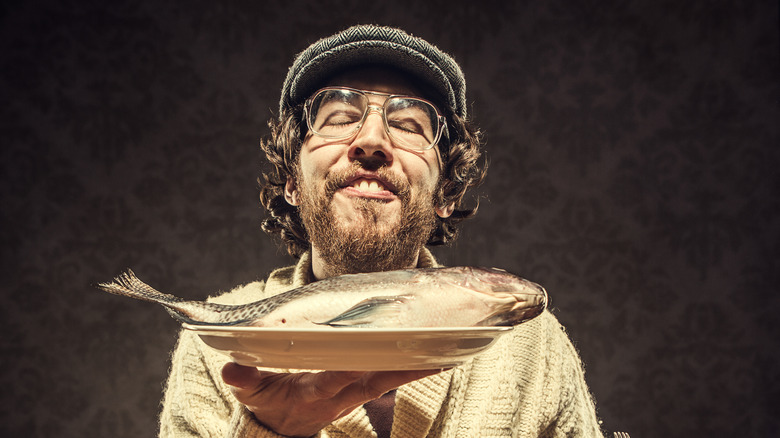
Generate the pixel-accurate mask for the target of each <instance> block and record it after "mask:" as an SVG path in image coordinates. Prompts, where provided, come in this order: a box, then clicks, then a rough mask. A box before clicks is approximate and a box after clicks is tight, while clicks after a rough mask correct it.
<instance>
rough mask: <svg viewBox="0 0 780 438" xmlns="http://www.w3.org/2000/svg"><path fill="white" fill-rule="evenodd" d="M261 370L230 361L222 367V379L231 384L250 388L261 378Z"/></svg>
mask: <svg viewBox="0 0 780 438" xmlns="http://www.w3.org/2000/svg"><path fill="white" fill-rule="evenodd" d="M260 375H261V374H260V370H258V369H257V368H255V367H247V366H244V365H239V364H237V363H233V362H228V363H226V364H225V366H223V367H222V380H224V381H225V383H227V384H228V385H230V386H234V387H236V388H241V389H248V388H252V387H254V386H256V385H257V382H258V381H259V380H260Z"/></svg>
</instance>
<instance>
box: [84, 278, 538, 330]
mask: <svg viewBox="0 0 780 438" xmlns="http://www.w3.org/2000/svg"><path fill="white" fill-rule="evenodd" d="M98 288H100V289H102V290H104V291H106V292H110V293H113V294H117V295H123V296H128V297H132V298H137V299H140V300H145V301H152V302H156V303H159V304H162V305H163V306H165V308H166V310H168V312H169V313H170V314H171V315H172V316H173V317H174V318H176V319H178V320H179V321H182V322H186V323H190V324H196V325H231V326H257V327H294V328H306V327H309V328H311V327H322V326H331V327H382V328H401V327H471V326H511V325H517V324H520V323H522V322H524V321H527V320H529V319H531V318H534V317H535V316H537V315H539V314H540V313H542V311H543V310H544V309H545V307H546V306H547V292H546V291H545V290H544V288H543V287H541V286H539V285H538V284H536V283H532V282H530V281H528V280H525V279H522V278H520V277H518V276H515V275H513V274H510V273H508V272H506V271H504V270H501V269H496V268H473V267H454V268H423V269H405V270H398V271H386V272H374V273H365V274H347V275H341V276H338V277H331V278H327V279H325V280H321V281H316V282H314V283H310V284H307V285H305V286H302V287H299V288H296V289H292V290H290V291H287V292H283V293H281V294H278V295H275V296H272V297H269V298H266V299H263V300H260V301H256V302H253V303H249V304H241V305H225V304H217V303H211V302H205V301H186V300H184V299H182V298H178V297H175V296H173V295H168V294H164V293H161V292H158V291H157V290H155V289H154V288H152V287H151V286H149V285H147V284H146V283H144V282H142V281H141V280H139V279H138V277H136V276H135V274H133V272H132V271H128V272H127V273H125V274H123V275H121V276H119V277H117V278H116V279H115V280H114V282H112V283H102V284H100V285H98Z"/></svg>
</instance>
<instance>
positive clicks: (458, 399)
mask: <svg viewBox="0 0 780 438" xmlns="http://www.w3.org/2000/svg"><path fill="white" fill-rule="evenodd" d="M465 102H466V100H465V81H464V79H463V74H462V72H461V70H460V68H459V67H458V65H457V64H456V63H455V62H454V61H453V60H452V59H451V58H450V57H449V56H448V55H446V54H444V53H443V52H441V51H440V50H438V49H437V48H435V47H434V46H432V45H430V44H429V43H427V42H425V41H423V40H421V39H418V38H414V37H411V36H409V35H407V34H405V33H404V32H402V31H400V30H398V29H392V28H384V27H378V26H356V27H353V28H350V29H347V30H346V31H344V32H341V33H339V34H336V35H334V36H332V37H329V38H325V39H323V40H321V41H319V42H317V43H315V44H313V45H312V46H310V47H309V48H308V49H307V50H306V51H304V52H302V53H301V54H300V55H299V56H298V57H297V59H296V60H295V62H294V64H293V66H292V67H291V68H290V71H289V73H288V75H287V78H286V80H285V83H284V86H283V89H282V98H281V103H280V115H279V119H278V120H274V121H272V122H271V123H270V125H271V128H272V135H271V138H270V140H269V141H267V142H265V143H264V145H263V148H264V150H265V152H266V154H267V157H268V159H269V161H270V162H271V164H272V165H273V166H274V169H273V171H272V172H270V173H268V174H266V175H264V178H263V179H262V180H261V186H262V189H261V201H262V203H263V205H264V206H265V207H266V208H267V209H268V211H269V213H270V218H269V219H268V220H266V221H265V223H264V229H265V230H266V231H268V232H270V233H274V234H277V233H278V234H279V235H280V236H281V238H282V240H283V241H284V242H285V243H286V244H287V247H288V251H289V252H290V253H291V254H292V255H293V256H295V257H297V258H299V261H298V263H297V264H296V265H295V266H291V267H288V268H283V269H279V270H277V271H275V272H274V273H272V274H271V275H270V277H269V278H268V280H267V281H266V282H265V283H259V282H258V283H252V284H249V285H246V286H243V287H240V288H238V289H236V290H234V291H232V292H230V293H227V294H225V295H222V296H220V297H217V298H215V299H214V301H217V302H222V303H234V304H235V303H243V302H250V301H256V300H258V299H260V298H262V297H266V296H270V295H273V294H277V293H280V292H282V291H285V290H289V289H291V288H294V287H298V286H301V285H303V284H306V283H308V282H312V281H317V280H321V279H324V278H327V277H331V276H334V275H340V274H345V273H354V272H376V271H382V270H392V269H401V268H410V267H412V268H413V267H430V266H436V261H435V260H434V259H433V257H432V255H431V254H430V252H429V251H428V250H427V249H426V248H425V245H426V244H440V243H445V242H447V241H449V240H451V239H452V238H454V237H455V234H456V228H455V227H456V224H457V223H458V222H459V221H461V220H463V219H465V218H467V217H469V216H471V215H472V214H473V213H474V210H466V209H461V205H460V204H461V199H462V198H463V196H464V194H465V192H466V190H467V189H468V188H470V187H472V186H474V185H476V184H477V183H478V182H479V181H480V180H481V178H482V176H483V175H484V171H483V169H481V168H480V166H479V165H478V164H477V163H478V158H479V155H480V152H479V147H480V145H479V140H478V135H477V132H476V130H475V129H474V128H472V127H471V126H469V124H468V123H467V122H466V117H467V111H466V105H465ZM225 362H226V360H225V358H224V356H221V355H220V354H218V353H215V352H213V351H211V350H210V349H208V348H207V347H205V346H204V345H203V344H202V343H201V342H200V341H199V340H198V339H197V338H196V337H195V336H194V335H192V334H191V333H188V332H183V333H182V334H181V338H180V340H179V344H178V346H177V349H176V351H175V353H174V356H173V363H172V367H171V374H170V377H169V380H168V385H167V388H166V395H165V400H164V402H163V412H162V415H161V419H160V422H161V431H160V434H161V436H247V437H249V436H262V437H266V436H268V437H278V436H312V435H315V436H323V437H353V436H354V437H358V436H366V437H368V436H376V435H374V434H375V433H376V434H378V435H379V436H389V435H390V430H391V429H390V428H391V427H392V435H393V436H394V437H407V436H408V437H412V436H419V437H423V436H435V437H439V436H441V437H445V436H446V437H456V436H457V437H478V436H529V437H530V436H550V437H553V436H588V437H590V436H601V433H600V432H599V427H598V424H597V420H596V415H595V408H594V405H593V402H592V400H591V398H590V395H589V393H588V389H587V386H586V384H585V382H584V378H583V374H582V367H581V364H580V361H579V358H578V356H577V353H576V351H575V350H574V348H573V347H572V345H571V343H570V342H569V340H568V339H567V337H566V335H565V333H564V332H563V330H562V328H561V326H560V325H559V324H558V322H557V321H556V320H555V318H554V317H553V316H552V315H550V314H549V312H545V313H544V314H543V315H542V316H540V317H539V318H537V319H535V320H533V321H531V322H528V323H526V324H524V325H522V326H520V327H518V328H517V329H516V330H514V331H513V332H512V333H511V334H510V335H507V336H505V337H503V338H502V339H500V340H499V342H497V344H496V345H494V346H493V347H491V348H490V349H488V350H487V351H486V352H484V353H483V354H481V355H480V356H478V357H477V358H475V359H474V360H472V361H470V362H468V363H467V364H464V365H462V366H459V367H456V368H454V369H451V370H446V371H442V370H430V371H395V372H372V373H366V372H321V373H316V372H314V373H305V372H302V373H286V372H283V370H277V372H271V371H266V370H263V371H261V370H258V369H256V368H252V367H244V366H239V365H236V364H232V363H228V364H225ZM396 388H398V389H397V391H394V390H395V389H396ZM372 400H375V401H372Z"/></svg>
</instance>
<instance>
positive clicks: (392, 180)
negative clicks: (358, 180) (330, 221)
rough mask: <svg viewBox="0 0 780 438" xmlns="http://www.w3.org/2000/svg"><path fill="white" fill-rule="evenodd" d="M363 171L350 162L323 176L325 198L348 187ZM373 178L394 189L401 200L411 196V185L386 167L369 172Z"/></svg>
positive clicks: (357, 164) (364, 170)
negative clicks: (346, 165)
mask: <svg viewBox="0 0 780 438" xmlns="http://www.w3.org/2000/svg"><path fill="white" fill-rule="evenodd" d="M366 171H367V169H365V168H364V167H363V166H362V165H361V164H360V163H359V162H354V161H353V162H352V163H351V164H350V165H349V166H348V167H345V168H343V169H337V170H333V171H331V172H329V173H328V174H327V175H326V176H325V196H326V197H327V198H328V199H331V198H332V197H333V195H334V194H335V193H336V191H338V190H339V189H341V188H344V187H345V186H346V185H348V183H349V181H353V180H354V179H355V177H357V176H359V175H363V174H365V172H366ZM369 173H371V174H372V175H373V176H376V178H377V179H379V180H380V181H382V182H383V183H384V185H386V186H390V187H394V188H395V192H396V195H397V196H398V197H399V198H400V199H401V200H402V201H406V200H408V199H409V196H410V194H411V184H409V181H408V180H407V179H406V178H403V177H401V176H399V175H396V174H395V173H394V172H393V171H391V170H390V169H388V168H387V167H384V166H383V167H380V168H378V169H375V170H371V171H369Z"/></svg>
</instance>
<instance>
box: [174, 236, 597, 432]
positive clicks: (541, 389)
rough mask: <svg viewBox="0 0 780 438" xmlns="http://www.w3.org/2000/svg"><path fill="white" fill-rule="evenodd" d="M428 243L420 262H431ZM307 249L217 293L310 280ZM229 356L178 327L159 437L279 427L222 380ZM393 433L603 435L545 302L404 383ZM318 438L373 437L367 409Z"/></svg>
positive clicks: (247, 295)
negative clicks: (292, 261) (257, 278)
mask: <svg viewBox="0 0 780 438" xmlns="http://www.w3.org/2000/svg"><path fill="white" fill-rule="evenodd" d="M435 265H436V261H435V260H434V259H433V257H432V256H431V254H430V253H429V252H428V251H427V250H423V251H422V252H421V253H420V263H419V266H420V267H428V266H435ZM310 272H311V259H310V256H309V255H308V254H306V255H304V256H303V257H302V258H301V260H300V261H299V262H298V264H297V265H296V266H290V267H287V268H282V269H279V270H276V271H274V272H273V273H272V274H271V275H270V277H269V278H268V280H267V281H266V282H265V283H263V282H255V283H250V284H248V285H246V286H243V287H239V288H237V289H235V290H233V291H231V292H229V293H226V294H223V295H221V296H219V297H216V298H214V299H213V300H212V301H214V302H220V303H226V304H238V303H246V302H251V301H256V300H258V299H260V298H263V297H267V296H271V295H274V294H278V293H280V292H284V291H285V290H289V289H291V288H294V287H298V286H301V285H303V284H306V283H307V282H309V280H310V278H309V275H310V274H309V273H310ZM228 360H229V359H228V358H227V357H226V356H224V355H222V354H220V353H217V352H215V351H213V350H211V349H210V348H209V347H207V346H206V345H205V344H204V343H203V342H202V341H200V339H199V338H198V337H197V336H196V335H194V334H193V333H192V332H189V331H186V330H185V331H182V332H181V334H180V338H179V342H178V345H177V347H176V349H175V351H174V354H173V360H172V365H171V372H170V376H169V378H168V383H167V387H166V392H165V398H164V400H163V410H162V414H161V416H160V436H161V437H190V436H193V437H196V436H197V437H228V436H229V437H273V438H277V437H280V436H281V435H278V434H276V433H274V432H273V431H270V430H268V429H266V428H264V427H263V426H262V425H260V424H259V423H258V422H257V421H256V420H255V419H254V417H253V416H252V414H251V413H250V412H249V411H248V410H247V409H246V408H245V407H244V406H243V405H241V404H240V403H238V401H236V399H235V398H234V397H233V396H232V394H231V393H230V390H229V389H228V387H227V385H225V383H224V382H223V381H222V378H221V370H222V366H223V365H224V364H225V363H226V362H227V361H228ZM393 415H394V417H393V418H394V419H393V429H392V437H393V438H406V437H410V438H411V437H448V438H449V437H453V438H455V437H462V438H474V437H601V436H602V434H601V432H600V429H599V425H598V421H597V418H596V413H595V406H594V403H593V400H592V399H591V396H590V393H589V391H588V388H587V385H586V384H585V379H584V375H583V369H582V365H581V363H580V359H579V356H578V354H577V352H576V351H575V349H574V347H573V346H572V344H571V342H570V341H569V339H568V337H567V335H566V333H565V332H564V329H563V327H562V326H561V325H560V323H558V321H557V320H556V319H555V317H554V316H553V315H552V314H550V313H549V312H544V313H543V314H542V315H541V316H540V317H538V318H536V319H534V320H532V321H530V322H527V323H525V324H522V325H520V326H518V327H516V328H515V329H514V330H513V331H512V332H511V333H509V334H507V335H505V336H503V337H501V338H500V339H499V340H498V341H497V342H496V344H494V345H493V346H492V347H491V348H489V349H488V350H486V351H485V352H483V353H481V354H480V355H478V356H477V357H475V358H474V359H473V360H471V361H469V362H467V363H465V364H463V365H461V366H459V367H456V368H454V369H451V370H449V371H446V372H443V373H440V374H437V375H434V376H430V377H427V378H424V379H421V380H418V381H415V382H412V383H409V384H407V385H404V386H402V387H401V388H399V389H398V391H397V393H396V398H395V410H394V414H393ZM318 436H319V437H321V438H340V437H376V434H375V433H374V431H373V429H372V427H371V423H370V422H369V419H368V416H367V415H366V411H365V409H363V408H362V407H360V408H357V409H355V410H354V411H353V412H351V413H350V414H348V415H347V416H345V417H343V418H341V419H339V420H336V421H334V422H333V423H332V424H331V425H330V426H328V427H326V428H325V429H323V430H322V431H320V433H319V435H318Z"/></svg>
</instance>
